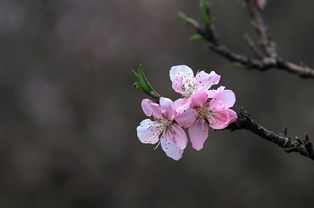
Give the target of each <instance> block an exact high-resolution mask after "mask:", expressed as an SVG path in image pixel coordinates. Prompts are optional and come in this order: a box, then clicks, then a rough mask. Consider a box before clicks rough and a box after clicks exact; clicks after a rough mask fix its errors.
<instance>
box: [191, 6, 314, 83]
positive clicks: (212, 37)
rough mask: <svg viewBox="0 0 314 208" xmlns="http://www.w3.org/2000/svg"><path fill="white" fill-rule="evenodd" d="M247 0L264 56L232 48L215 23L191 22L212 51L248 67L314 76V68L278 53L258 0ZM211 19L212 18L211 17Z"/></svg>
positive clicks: (305, 76)
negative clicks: (256, 55)
mask: <svg viewBox="0 0 314 208" xmlns="http://www.w3.org/2000/svg"><path fill="white" fill-rule="evenodd" d="M246 2H247V5H246V7H247V9H248V11H249V14H250V16H251V18H252V20H253V22H254V26H255V30H256V32H257V35H258V37H259V46H260V48H261V49H262V51H263V53H264V55H263V57H257V58H250V57H248V56H245V55H242V54H239V53H236V52H234V51H232V50H230V49H229V48H228V47H227V46H225V45H224V44H223V43H222V42H221V41H220V39H219V37H218V35H217V31H216V28H215V26H214V24H212V25H211V26H209V27H206V26H204V27H202V26H200V25H199V24H198V22H196V21H195V20H193V22H189V23H190V25H191V26H192V27H193V28H194V29H195V31H196V32H197V33H198V34H200V35H201V36H202V37H203V39H205V40H206V41H207V42H208V43H209V48H210V49H211V50H212V51H214V52H215V53H217V54H219V55H220V56H222V57H224V58H226V59H228V60H229V61H232V62H238V63H241V64H242V65H244V66H245V67H246V68H250V69H257V70H260V71H266V70H269V69H280V70H284V71H287V72H290V73H293V74H297V75H299V76H301V77H304V78H314V70H313V69H312V68H309V67H307V66H303V65H298V64H294V63H291V62H289V61H286V60H284V59H282V58H281V57H279V56H278V55H277V52H276V47H275V43H274V42H272V41H271V39H270V36H269V34H268V29H267V28H268V27H267V25H266V23H265V22H264V20H263V18H262V15H261V11H260V9H259V8H258V7H257V5H256V1H255V0H246ZM210 19H212V18H211V17H210ZM250 44H252V43H250ZM251 46H252V45H251ZM254 52H256V51H254ZM259 55H261V54H259Z"/></svg>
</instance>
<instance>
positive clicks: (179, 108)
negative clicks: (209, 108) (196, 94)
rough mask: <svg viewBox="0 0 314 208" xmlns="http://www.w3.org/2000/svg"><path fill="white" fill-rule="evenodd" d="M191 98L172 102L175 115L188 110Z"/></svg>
mask: <svg viewBox="0 0 314 208" xmlns="http://www.w3.org/2000/svg"><path fill="white" fill-rule="evenodd" d="M190 104H191V98H179V99H177V100H176V101H174V104H173V105H174V109H175V111H176V112H177V113H181V112H183V111H185V110H187V109H189V108H190Z"/></svg>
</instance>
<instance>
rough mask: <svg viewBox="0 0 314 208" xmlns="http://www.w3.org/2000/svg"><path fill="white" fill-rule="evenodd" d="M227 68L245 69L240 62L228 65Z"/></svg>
mask: <svg viewBox="0 0 314 208" xmlns="http://www.w3.org/2000/svg"><path fill="white" fill-rule="evenodd" d="M225 68H233V69H239V68H244V65H243V64H241V63H239V62H234V63H230V64H227V65H226V66H225Z"/></svg>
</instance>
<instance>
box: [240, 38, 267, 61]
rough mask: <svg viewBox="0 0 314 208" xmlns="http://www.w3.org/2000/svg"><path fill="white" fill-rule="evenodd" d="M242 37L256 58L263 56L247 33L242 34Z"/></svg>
mask: <svg viewBox="0 0 314 208" xmlns="http://www.w3.org/2000/svg"><path fill="white" fill-rule="evenodd" d="M244 39H245V40H246V43H247V44H248V46H249V48H250V49H251V50H252V52H253V53H254V56H255V57H256V58H259V59H262V58H264V54H262V53H261V52H260V50H259V49H258V48H257V47H256V45H255V43H254V41H253V40H252V38H251V37H250V36H249V35H248V34H245V35H244Z"/></svg>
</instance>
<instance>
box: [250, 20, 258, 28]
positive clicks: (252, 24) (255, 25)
mask: <svg viewBox="0 0 314 208" xmlns="http://www.w3.org/2000/svg"><path fill="white" fill-rule="evenodd" d="M250 24H251V26H252V27H254V28H257V27H258V25H257V23H256V22H255V21H253V20H251V21H250Z"/></svg>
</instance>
